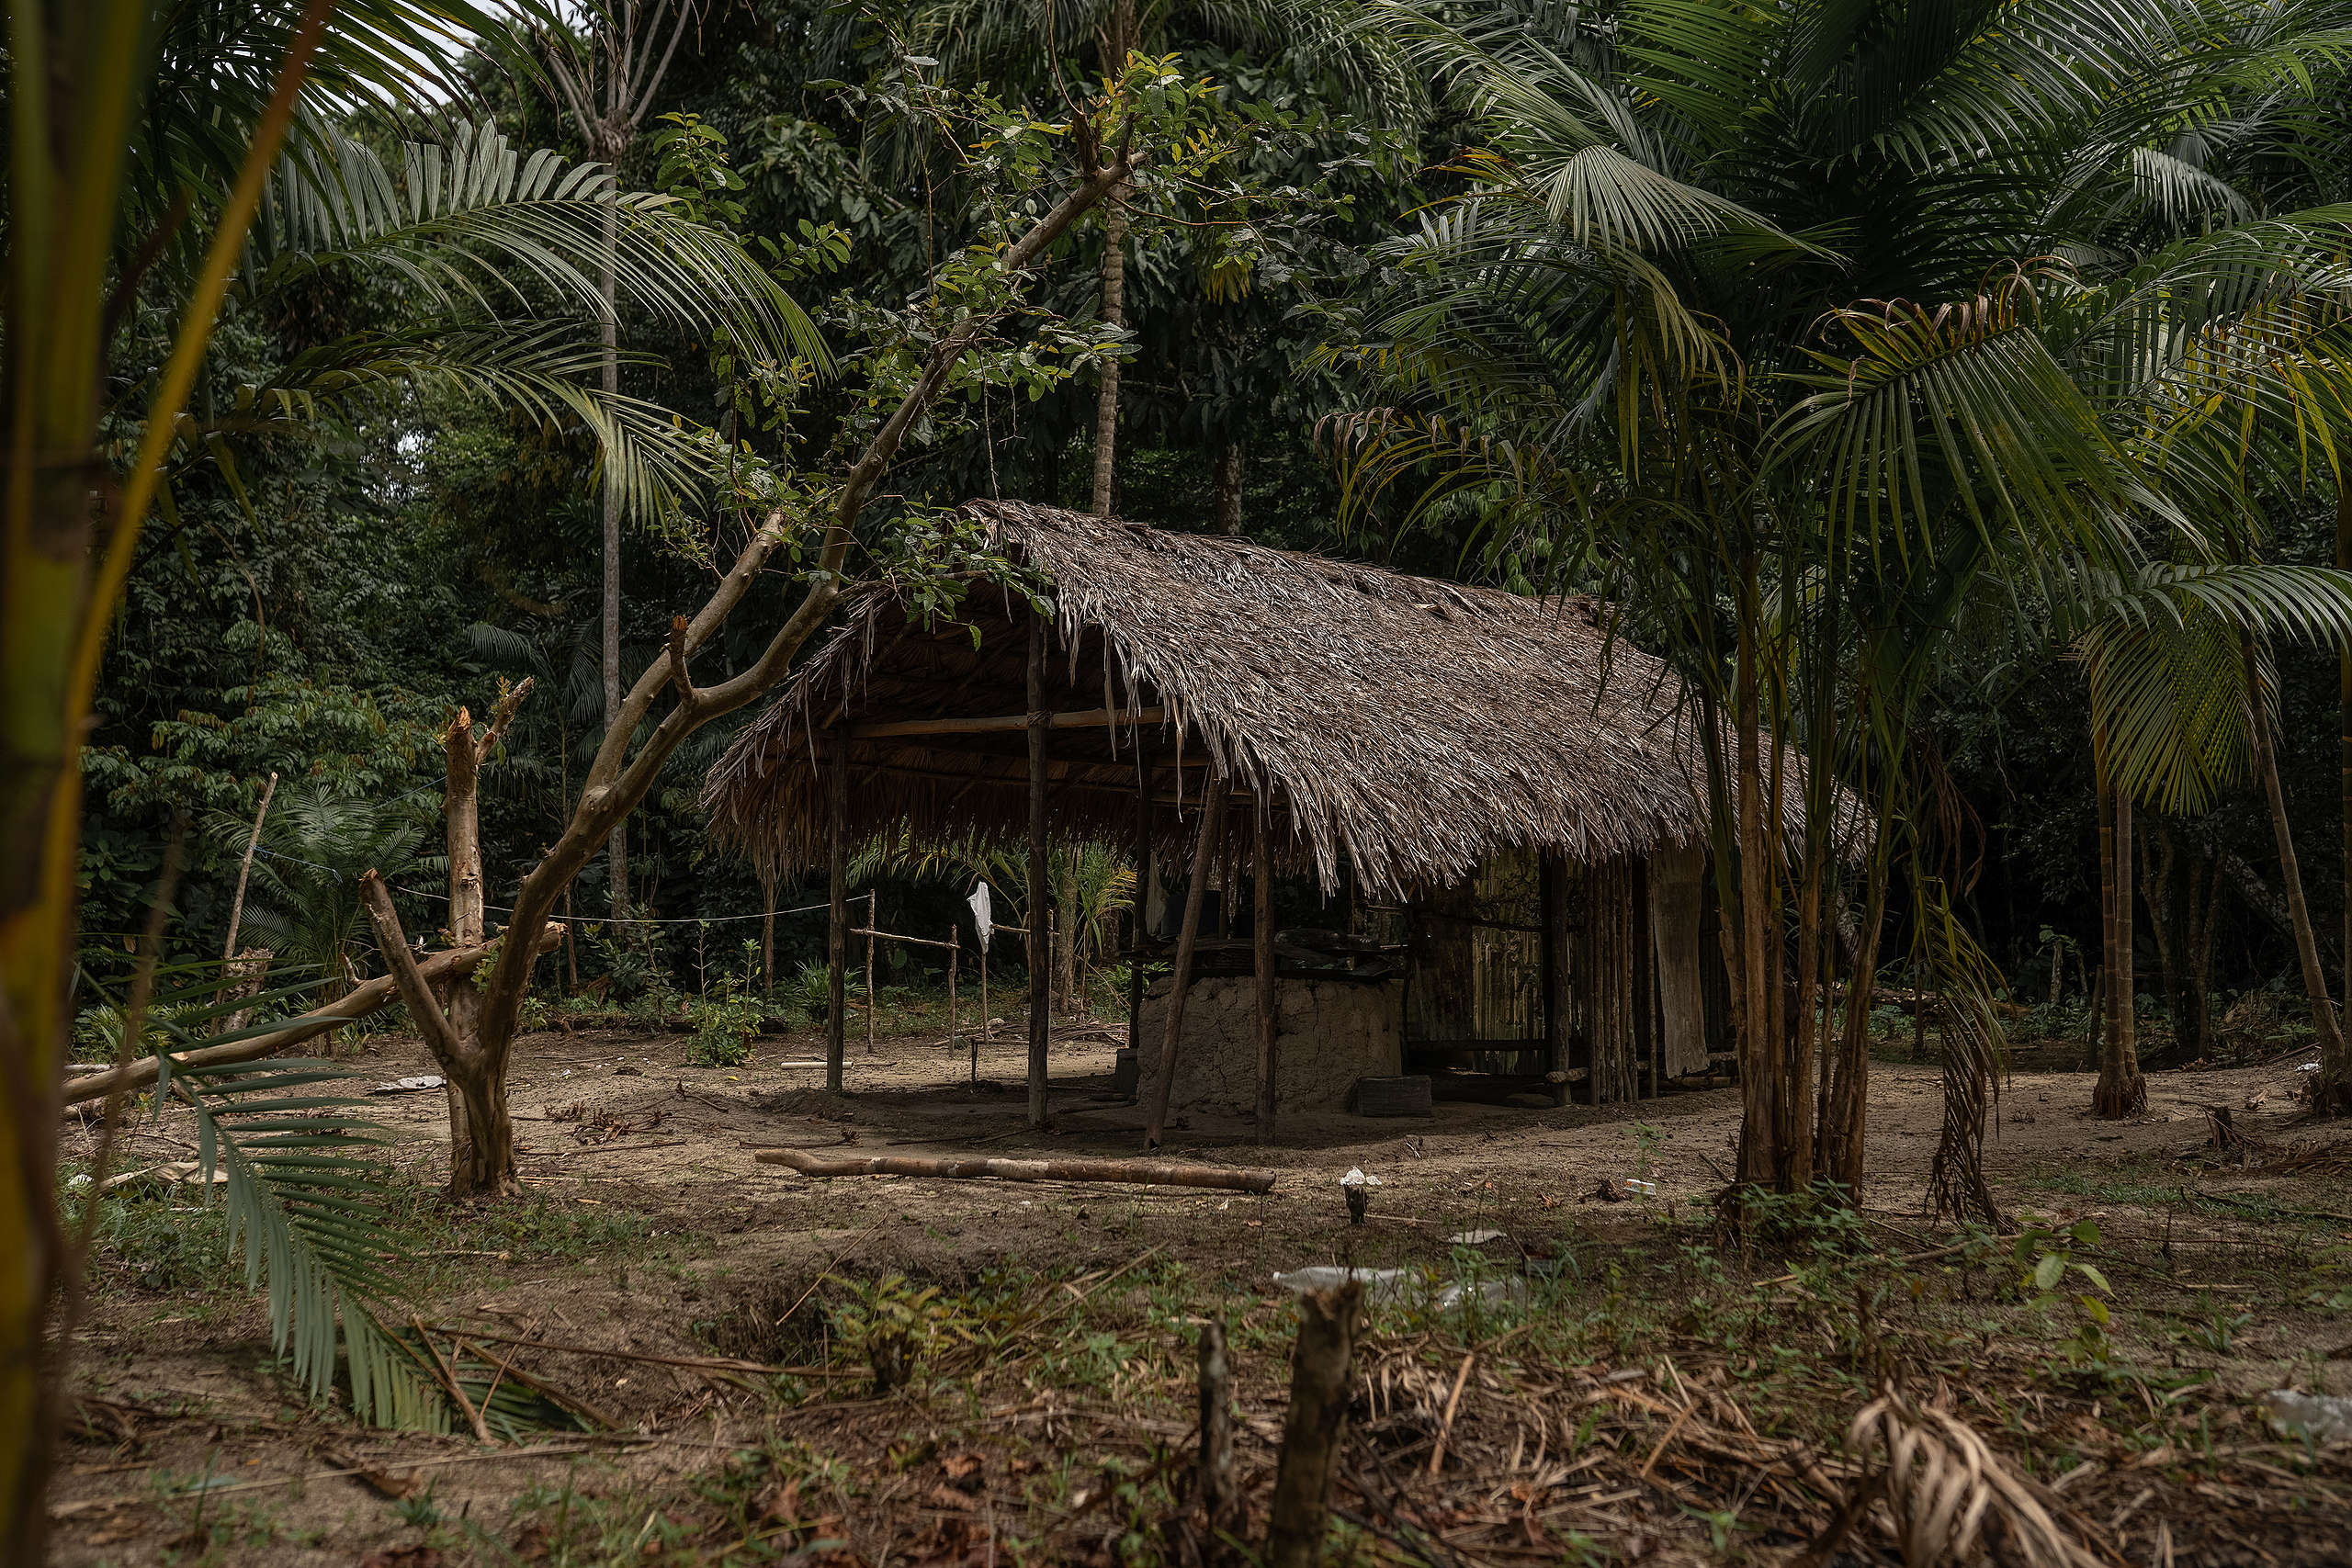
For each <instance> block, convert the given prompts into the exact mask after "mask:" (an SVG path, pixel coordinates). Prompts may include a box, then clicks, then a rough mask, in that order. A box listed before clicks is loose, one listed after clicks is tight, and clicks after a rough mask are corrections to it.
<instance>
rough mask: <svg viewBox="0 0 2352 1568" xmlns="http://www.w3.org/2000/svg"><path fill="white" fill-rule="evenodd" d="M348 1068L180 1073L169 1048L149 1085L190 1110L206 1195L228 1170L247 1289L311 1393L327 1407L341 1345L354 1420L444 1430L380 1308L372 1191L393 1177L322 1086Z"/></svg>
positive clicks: (440, 1406) (233, 1235) (339, 1080)
mask: <svg viewBox="0 0 2352 1568" xmlns="http://www.w3.org/2000/svg"><path fill="white" fill-rule="evenodd" d="M354 1077H356V1074H354V1073H352V1072H351V1071H350V1070H349V1069H347V1068H343V1067H337V1066H334V1064H333V1063H329V1062H311V1061H302V1060H295V1059H284V1060H278V1061H272V1062H267V1063H261V1064H250V1063H247V1064H237V1065H232V1066H219V1067H209V1068H183V1069H181V1070H179V1071H176V1072H175V1071H173V1070H172V1068H171V1063H170V1059H169V1058H168V1057H165V1058H164V1072H163V1077H160V1078H159V1079H158V1082H157V1088H158V1089H159V1091H168V1092H171V1093H173V1094H175V1095H176V1096H177V1097H178V1099H179V1100H181V1101H182V1102H183V1103H184V1104H186V1105H187V1106H188V1108H189V1109H190V1110H191V1111H194V1113H195V1117H196V1134H197V1164H198V1178H199V1180H200V1182H201V1184H202V1185H203V1187H204V1190H205V1191H206V1193H207V1198H206V1201H208V1202H209V1201H210V1196H209V1194H210V1190H211V1186H212V1178H213V1173H214V1172H215V1171H216V1170H217V1171H220V1172H222V1173H225V1174H226V1176H227V1178H228V1179H227V1181H226V1182H224V1183H222V1184H221V1190H222V1201H223V1203H224V1206H225V1208H226V1210H227V1214H228V1221H229V1245H230V1247H231V1248H232V1250H236V1251H239V1252H241V1253H242V1255H243V1261H244V1265H245V1287H246V1289H248V1290H253V1289H255V1288H257V1287H259V1286H262V1285H264V1284H265V1283H266V1286H267V1290H268V1309H269V1325H270V1337H271V1342H272V1344H273V1345H274V1347H275V1348H276V1349H277V1353H278V1354H279V1355H281V1356H284V1357H286V1358H287V1359H288V1362H289V1363H290V1366H291V1370H292V1371H293V1374H294V1377H295V1379H296V1381H297V1382H300V1383H301V1384H302V1385H303V1387H304V1388H305V1389H307V1390H308V1391H309V1393H310V1395H311V1399H312V1400H313V1401H314V1402H316V1403H320V1404H323V1403H325V1401H326V1398H327V1395H328V1393H330V1391H331V1390H332V1389H333V1387H334V1374H335V1367H336V1350H337V1347H338V1344H340V1346H341V1348H343V1349H344V1351H345V1362H346V1363H347V1365H348V1367H349V1370H350V1381H351V1411H352V1414H353V1416H356V1418H358V1419H359V1420H361V1421H366V1422H369V1423H372V1424H374V1425H378V1426H387V1427H421V1428H424V1429H425V1430H429V1431H447V1430H448V1427H449V1408H448V1404H447V1401H446V1400H445V1399H444V1398H443V1396H442V1395H441V1393H439V1391H438V1390H436V1389H435V1388H434V1387H432V1386H431V1385H430V1384H428V1383H427V1382H425V1381H424V1378H422V1377H421V1376H420V1375H419V1373H418V1371H417V1367H416V1363H415V1360H414V1359H413V1356H411V1355H410V1353H409V1352H407V1351H406V1350H404V1349H402V1348H400V1347H399V1346H398V1344H397V1343H396V1342H395V1341H394V1340H393V1339H392V1338H391V1337H390V1335H389V1334H388V1333H387V1332H386V1330H385V1329H384V1326H383V1325H382V1324H381V1322H379V1319H378V1317H377V1316H376V1312H377V1309H378V1308H379V1307H380V1306H382V1305H383V1304H384V1303H386V1302H387V1301H388V1300H389V1298H390V1295H391V1285H390V1280H388V1279H387V1278H386V1277H385V1275H384V1273H383V1271H382V1269H381V1266H380V1265H379V1263H378V1261H377V1255H378V1254H379V1252H381V1251H382V1250H383V1249H384V1247H385V1245H386V1242H387V1239H388V1236H389V1235H390V1224H389V1216H387V1215H386V1214H385V1213H383V1210H382V1206H381V1203H380V1200H379V1194H380V1192H381V1190H382V1188H383V1185H384V1183H385V1181H386V1180H387V1179H388V1177H389V1174H390V1172H389V1170H388V1168H386V1167H385V1166H384V1164H383V1163H382V1161H381V1160H380V1158H379V1157H376V1156H375V1154H374V1151H375V1150H376V1148H377V1147H378V1145H379V1137H378V1135H377V1129H376V1128H375V1127H374V1125H373V1124H372V1123H370V1122H366V1121H364V1120H362V1119H360V1118H359V1117H358V1116H356V1115H354V1114H350V1112H351V1111H352V1110H353V1109H354V1108H355V1107H356V1106H357V1105H358V1104H359V1103H360V1102H359V1101H358V1100H355V1099H353V1098H351V1097H349V1096H347V1095H344V1094H339V1093H334V1092H320V1091H321V1089H322V1088H324V1087H325V1086H330V1085H339V1084H343V1083H347V1082H349V1081H350V1080H351V1079H353V1078H354ZM338 1328H340V1334H339V1335H338V1332H337V1331H338Z"/></svg>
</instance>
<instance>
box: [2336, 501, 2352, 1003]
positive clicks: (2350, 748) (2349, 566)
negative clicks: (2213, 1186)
mask: <svg viewBox="0 0 2352 1568" xmlns="http://www.w3.org/2000/svg"><path fill="white" fill-rule="evenodd" d="M2335 565H2336V570H2339V571H2345V570H2352V475H2347V476H2343V477H2341V478H2339V479H2338V480H2337V483H2336V488H2335ZM2335 699H2336V713H2337V723H2336V728H2337V731H2338V734H2337V737H2336V799H2337V804H2338V806H2339V807H2340V808H2341V812H2342V819H2341V822H2340V828H2339V831H2340V847H2341V850H2342V852H2343V857H2344V861H2343V891H2344V988H2345V998H2344V1002H2345V1006H2346V1008H2352V648H2346V649H2343V650H2342V651H2341V652H2339V653H2338V654H2337V655H2336V656H2335Z"/></svg>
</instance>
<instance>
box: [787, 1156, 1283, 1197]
mask: <svg viewBox="0 0 2352 1568" xmlns="http://www.w3.org/2000/svg"><path fill="white" fill-rule="evenodd" d="M759 1159H760V1163H761V1164H762V1165H782V1166H789V1167H791V1168H793V1169H794V1170H797V1171H798V1172H799V1173H800V1174H801V1175H803V1176H939V1177H946V1178H949V1179H955V1180H969V1179H974V1178H977V1177H983V1176H993V1177H995V1178H997V1179H999V1180H1002V1181H1131V1182H1135V1183H1137V1184H1138V1185H1141V1186H1146V1187H1208V1188H1215V1189H1217V1190H1222V1191H1227V1192H1264V1191H1267V1190H1271V1189H1272V1186H1273V1185H1274V1179H1275V1178H1276V1177H1278V1176H1280V1175H1281V1174H1282V1173H1281V1172H1280V1171H1273V1170H1249V1169H1243V1168H1236V1167H1232V1166H1223V1165H1194V1164H1188V1163H1186V1162H1184V1161H1182V1160H1160V1159H989V1158H985V1157H980V1158H974V1157H966V1158H956V1157H954V1156H949V1157H947V1158H944V1159H941V1158H930V1157H926V1156H921V1155H818V1154H810V1153H809V1151H808V1150H806V1149H768V1150H765V1151H763V1153H762V1154H761V1155H760V1156H759Z"/></svg>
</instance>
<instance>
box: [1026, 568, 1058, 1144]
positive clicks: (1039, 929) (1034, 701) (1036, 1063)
mask: <svg viewBox="0 0 2352 1568" xmlns="http://www.w3.org/2000/svg"><path fill="white" fill-rule="evenodd" d="M1028 693H1029V1125H1030V1127H1031V1128H1032V1129H1033V1130H1034V1129H1039V1128H1043V1127H1044V1126H1045V1124H1046V1046H1047V1044H1048V1043H1049V1042H1050V1041H1051V1039H1052V1030H1053V1026H1054V990H1053V985H1054V977H1053V957H1054V955H1053V951H1052V945H1051V943H1052V938H1051V933H1050V932H1049V931H1047V929H1046V921H1047V919H1048V916H1047V911H1048V910H1050V909H1051V908H1052V907H1053V888H1052V884H1051V881H1050V879H1049V878H1048V876H1047V874H1046V723H1047V721H1048V720H1049V719H1050V718H1051V717H1052V716H1051V715H1049V714H1048V713H1046V617H1045V616H1043V615H1039V614H1037V613H1036V611H1035V610H1032V611H1030V612H1029V672H1028Z"/></svg>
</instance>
